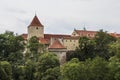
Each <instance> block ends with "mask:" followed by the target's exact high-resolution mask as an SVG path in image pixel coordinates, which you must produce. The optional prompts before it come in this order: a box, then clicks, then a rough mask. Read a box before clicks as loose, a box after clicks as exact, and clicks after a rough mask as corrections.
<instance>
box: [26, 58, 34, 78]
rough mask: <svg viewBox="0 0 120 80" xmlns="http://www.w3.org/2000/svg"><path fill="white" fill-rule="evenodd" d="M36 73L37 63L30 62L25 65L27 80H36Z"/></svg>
mask: <svg viewBox="0 0 120 80" xmlns="http://www.w3.org/2000/svg"><path fill="white" fill-rule="evenodd" d="M35 72H36V63H35V62H33V61H31V60H28V61H27V62H26V64H25V75H26V79H27V80H34V79H35V76H34V74H35Z"/></svg>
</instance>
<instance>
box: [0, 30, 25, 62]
mask: <svg viewBox="0 0 120 80" xmlns="http://www.w3.org/2000/svg"><path fill="white" fill-rule="evenodd" d="M0 43H1V44H0V56H1V59H2V60H8V56H9V55H10V54H11V53H15V52H20V53H22V52H23V50H24V39H23V38H22V37H21V36H15V35H14V34H13V32H6V33H4V34H0Z"/></svg>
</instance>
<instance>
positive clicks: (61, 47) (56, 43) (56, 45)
mask: <svg viewBox="0 0 120 80" xmlns="http://www.w3.org/2000/svg"><path fill="white" fill-rule="evenodd" d="M49 49H66V48H65V47H64V46H63V45H62V44H61V43H60V41H59V40H55V41H54V42H53V44H52V45H50V46H49Z"/></svg>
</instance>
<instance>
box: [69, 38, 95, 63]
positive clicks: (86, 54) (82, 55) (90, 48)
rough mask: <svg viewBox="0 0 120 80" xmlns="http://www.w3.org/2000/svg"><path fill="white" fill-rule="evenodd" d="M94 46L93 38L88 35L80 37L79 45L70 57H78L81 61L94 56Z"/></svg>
mask: <svg viewBox="0 0 120 80" xmlns="http://www.w3.org/2000/svg"><path fill="white" fill-rule="evenodd" d="M94 47H95V42H94V40H92V39H89V38H87V37H80V39H79V47H78V48H76V50H75V52H73V53H72V54H71V55H70V57H71V58H78V59H79V60H80V61H85V59H88V58H94V57H95V55H94Z"/></svg>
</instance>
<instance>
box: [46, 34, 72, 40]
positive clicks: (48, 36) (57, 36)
mask: <svg viewBox="0 0 120 80" xmlns="http://www.w3.org/2000/svg"><path fill="white" fill-rule="evenodd" d="M65 37H71V35H63V34H44V38H45V39H51V38H65Z"/></svg>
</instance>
